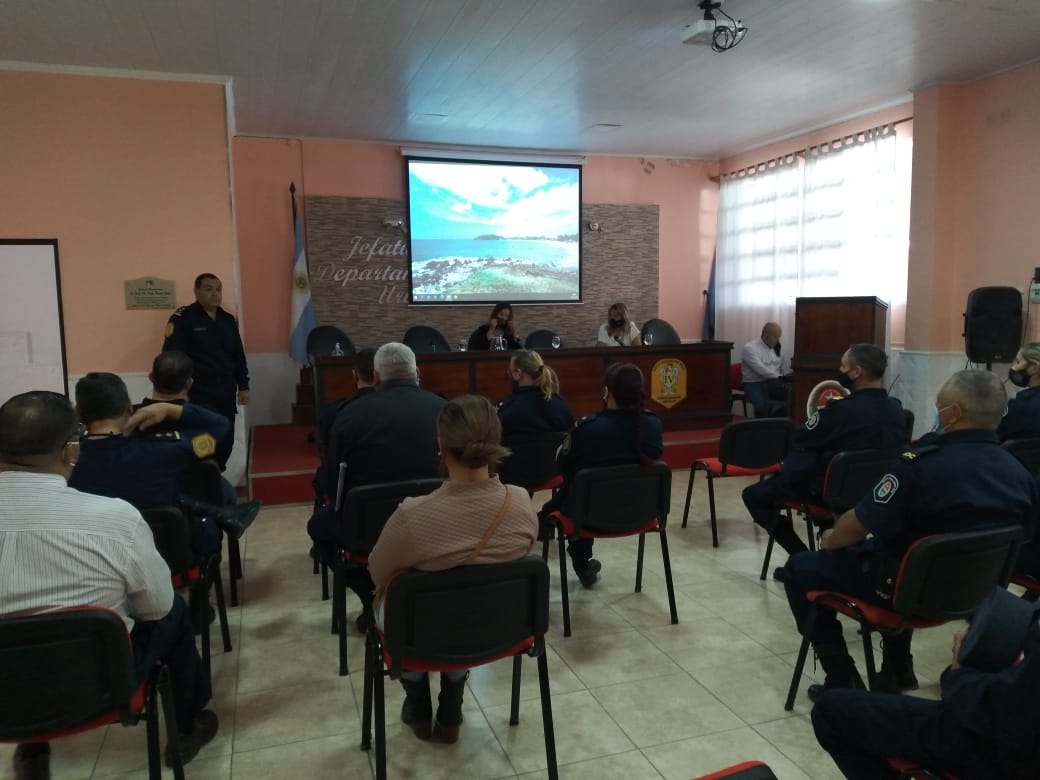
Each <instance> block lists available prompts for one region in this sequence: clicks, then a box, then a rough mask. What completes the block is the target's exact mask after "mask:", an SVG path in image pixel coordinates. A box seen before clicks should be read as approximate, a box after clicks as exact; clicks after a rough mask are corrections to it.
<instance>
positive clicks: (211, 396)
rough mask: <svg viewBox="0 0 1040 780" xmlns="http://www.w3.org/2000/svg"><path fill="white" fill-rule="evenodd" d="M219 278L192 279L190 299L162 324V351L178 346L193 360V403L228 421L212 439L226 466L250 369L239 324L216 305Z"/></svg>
mask: <svg viewBox="0 0 1040 780" xmlns="http://www.w3.org/2000/svg"><path fill="white" fill-rule="evenodd" d="M222 291H223V288H222V285H221V283H220V279H218V278H217V277H216V276H214V275H213V274H209V273H206V274H199V275H198V276H197V277H196V278H195V303H193V304H191V305H189V306H182V307H181V308H179V309H177V311H175V312H174V313H173V314H172V315H171V316H170V319H169V322H167V323H166V338H165V340H164V341H163V352H165V351H167V350H171V349H176V350H180V351H181V352H184V353H185V354H186V355H188V357H190V358H191V359H192V361H193V362H194V364H195V375H194V379H195V382H194V384H193V385H192V386H191V395H190V400H191V402H192V403H195V404H200V405H201V406H208V407H209V408H211V409H213V410H214V411H216V412H219V413H220V414H221V415H223V416H224V417H225V418H227V420H228V422H229V423H230V426H229V430H228V432H227V433H226V434H225V435H224V436H223V437H221V439H220V441H219V442H218V443H217V451H216V459H217V462H218V463H220V468H221V469H222V470H223V469H224V468H226V467H227V461H228V458H229V457H230V456H231V448H232V446H234V443H235V415H236V414H237V413H238V408H237V405H236V404H242V405H243V406H245V405H246V404H247V403H249V367H248V366H247V365H246V353H245V350H244V349H243V348H242V337H241V336H240V335H239V333H238V322H237V321H236V320H235V318H234V317H233V316H231V315H230V314H228V313H227V312H226V311H224V310H223V309H222V308H220V302H221V299H222Z"/></svg>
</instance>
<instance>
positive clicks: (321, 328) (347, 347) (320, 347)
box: [307, 325, 356, 363]
mask: <svg viewBox="0 0 1040 780" xmlns="http://www.w3.org/2000/svg"><path fill="white" fill-rule="evenodd" d="M337 344H339V348H340V349H341V350H343V354H344V355H353V354H354V353H355V352H356V350H355V349H354V342H353V341H351V340H350V336H348V335H347V334H346V333H344V332H343V331H341V330H340V329H339V328H337V327H336V326H335V325H318V326H316V327H314V328H311V332H310V333H308V334H307V355H308V356H309V357H310V359H311V362H312V363H313V362H314V358H320V357H329V356H330V355H331V354H332V351H333V350H334V349H335V348H336V345H337Z"/></svg>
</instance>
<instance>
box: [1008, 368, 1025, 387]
mask: <svg viewBox="0 0 1040 780" xmlns="http://www.w3.org/2000/svg"><path fill="white" fill-rule="evenodd" d="M1029 379H1030V377H1029V374H1028V373H1027V372H1026V370H1025V369H1022V368H1009V369H1008V381H1009V382H1011V384H1013V385H1014V386H1015V387H1029Z"/></svg>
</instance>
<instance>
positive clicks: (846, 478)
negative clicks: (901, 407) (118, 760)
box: [759, 446, 906, 580]
mask: <svg viewBox="0 0 1040 780" xmlns="http://www.w3.org/2000/svg"><path fill="white" fill-rule="evenodd" d="M904 452H906V447H905V446H901V447H886V448H884V449H877V450H849V451H848V452H839V453H837V454H836V455H835V456H834V457H832V458H831V460H830V462H829V463H828V464H827V472H826V474H825V475H824V478H823V485H822V488H821V489H820V496H819V499H818V500H808V501H796V500H791V499H788V500H785V501H783V502H781V504H780V506H779V507H778V511H786V512H787V513H788V518H790V516H791V512H792V511H794V512H800V513H801V514H802V515H804V516H805V522H806V525H807V532H808V535H809V546H810V548H812V547H813V523H814V522H817V523H820V522H827V523H828V524H830V523H831V521H833V520H835V519H837V517H838V516H839V515H841V514H842V513H843V512H846V511H848V510H849V509H852V508H853V507H854V506H856V504H858V503H859V502H860V499H862V498H863V496H865V495H867V493H869V492H870V491H871V490H873V489H874V486H875V485H877V483H878V482H880V481H881V478H882V477H883V476H885V474H886V473H887V472H888V471H889V469H891V467H892V464H894V463H895V462H896V461H897V460H899V456H900V455H902V454H903V453H904ZM773 541H774V540H773V535H772V534H770V535H769V543H768V544H767V545H766V554H765V557H764V558H763V560H762V573H761V575H760V576H759V579H761V580H764V579H765V578H766V574H767V573H768V572H769V561H770V559H771V558H772V555H773Z"/></svg>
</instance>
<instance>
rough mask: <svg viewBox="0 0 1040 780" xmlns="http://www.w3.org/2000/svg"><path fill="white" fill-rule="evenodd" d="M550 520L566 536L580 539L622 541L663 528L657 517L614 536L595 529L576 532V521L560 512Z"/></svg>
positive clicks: (550, 516)
mask: <svg viewBox="0 0 1040 780" xmlns="http://www.w3.org/2000/svg"><path fill="white" fill-rule="evenodd" d="M549 519H550V520H551V521H552V522H554V523H556V525H558V526H560V530H561V531H563V533H564V534H565V535H566V536H577V537H578V538H580V539H620V538H621V537H623V536H637V535H639V534H646V533H650V532H652V531H657V530H658V529H659V528H660V527H661V526H660V524H659V523H658V522H657V518H656V517H655V518H654V519H653V520H651V521H649V522H648V523H646V524H645V525H642V526H640V527H639V528H633V529H632V530H631V531H623V532H621V533H617V534H613V533H605V532H603V531H596V530H594V529H593V530H590V529H588V528H582V529H581V530H580V531H576V530H575V526H574V521H573V520H571V519H570V518H569V517H567V516H566V515H563V514H561V513H560V512H553V513H552V514H550V515H549Z"/></svg>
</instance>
